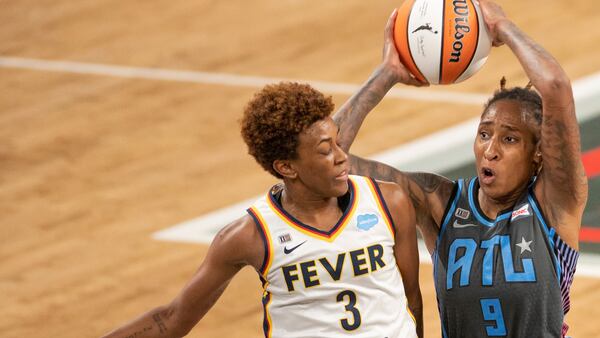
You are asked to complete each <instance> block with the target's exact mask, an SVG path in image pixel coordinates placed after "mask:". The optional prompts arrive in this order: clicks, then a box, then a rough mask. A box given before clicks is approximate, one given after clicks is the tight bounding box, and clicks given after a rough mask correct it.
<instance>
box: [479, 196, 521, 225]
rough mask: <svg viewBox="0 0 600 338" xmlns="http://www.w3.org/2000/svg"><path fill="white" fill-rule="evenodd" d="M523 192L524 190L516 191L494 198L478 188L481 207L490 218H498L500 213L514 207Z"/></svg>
mask: <svg viewBox="0 0 600 338" xmlns="http://www.w3.org/2000/svg"><path fill="white" fill-rule="evenodd" d="M522 193H523V192H522V191H516V192H513V193H511V194H509V195H506V196H502V197H500V198H493V197H491V196H489V195H487V194H485V193H484V192H483V191H482V190H481V189H477V201H478V202H479V208H480V209H481V211H483V213H484V214H485V215H486V216H487V217H488V218H489V219H496V217H497V216H498V213H500V212H502V211H504V210H507V209H509V208H511V207H513V206H514V205H515V203H516V202H517V200H518V199H519V197H520V196H521V194H522Z"/></svg>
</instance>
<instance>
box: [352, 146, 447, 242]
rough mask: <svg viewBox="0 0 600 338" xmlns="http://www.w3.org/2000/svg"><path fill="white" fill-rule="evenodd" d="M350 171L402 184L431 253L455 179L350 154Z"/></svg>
mask: <svg viewBox="0 0 600 338" xmlns="http://www.w3.org/2000/svg"><path fill="white" fill-rule="evenodd" d="M349 162H350V173H352V174H358V175H362V176H367V177H372V178H374V179H377V180H381V181H388V182H394V183H396V184H398V185H400V186H401V187H402V188H403V189H404V190H405V191H406V192H407V195H408V198H409V199H410V201H411V203H412V205H413V207H414V209H415V211H416V219H417V224H418V226H419V229H420V230H421V235H423V237H424V239H425V244H426V245H427V249H428V250H429V252H430V253H432V252H433V250H434V248H435V241H436V240H437V236H438V233H439V228H440V224H441V222H442V217H443V214H444V211H445V209H446V205H447V204H448V201H449V200H450V198H451V197H452V196H451V195H452V191H453V189H454V182H452V181H450V180H449V179H447V178H446V177H443V176H440V175H436V174H433V173H426V172H404V171H400V170H398V169H396V168H394V167H392V166H390V165H387V164H384V163H381V162H377V161H372V160H367V159H364V158H360V157H358V156H354V155H350V156H349Z"/></svg>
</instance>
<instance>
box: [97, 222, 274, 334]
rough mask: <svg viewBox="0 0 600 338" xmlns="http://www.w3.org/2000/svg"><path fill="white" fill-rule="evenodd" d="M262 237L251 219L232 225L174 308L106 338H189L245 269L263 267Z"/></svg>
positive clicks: (144, 317)
mask: <svg viewBox="0 0 600 338" xmlns="http://www.w3.org/2000/svg"><path fill="white" fill-rule="evenodd" d="M259 236H260V235H259V233H258V230H257V229H256V226H255V225H254V221H253V220H252V219H251V218H250V217H249V216H245V217H242V218H240V219H239V220H237V221H234V222H233V223H231V224H229V225H228V226H226V227H225V228H224V229H222V230H221V231H220V232H219V233H218V234H217V236H216V237H215V239H214V240H213V242H212V244H211V246H210V248H209V250H208V253H207V255H206V258H205V259H204V262H202V265H201V266H200V268H199V269H198V271H197V272H196V274H195V275H194V277H193V278H192V280H191V281H189V282H188V284H187V285H186V286H185V287H184V288H183V289H182V290H181V292H180V293H179V294H178V295H177V296H176V297H175V299H174V300H173V301H172V302H171V303H170V304H168V305H164V306H160V307H157V308H155V309H153V310H150V311H148V312H146V313H144V314H143V315H141V316H140V317H138V318H136V319H134V320H132V321H131V322H129V323H127V324H125V325H123V326H122V327H120V328H118V329H116V330H114V331H112V332H110V333H108V334H107V335H105V336H104V337H106V338H127V337H136V338H144V337H161V338H164V337H183V336H185V335H186V334H187V333H188V332H189V331H190V330H191V329H192V328H193V327H194V325H196V323H198V321H199V320H200V319H201V318H202V317H203V316H204V315H205V314H206V313H207V312H208V310H209V309H210V308H211V307H212V306H213V305H214V304H215V302H216V301H217V299H218V298H219V297H220V296H221V294H222V293H223V291H224V290H225V288H226V287H227V285H228V284H229V281H230V280H231V279H232V278H233V276H234V275H235V274H236V273H237V272H238V271H239V270H240V269H241V268H242V267H244V266H246V265H252V266H254V267H256V268H258V267H260V264H261V262H262V257H263V255H264V248H263V245H262V244H261V242H260V241H261V239H260V237H259Z"/></svg>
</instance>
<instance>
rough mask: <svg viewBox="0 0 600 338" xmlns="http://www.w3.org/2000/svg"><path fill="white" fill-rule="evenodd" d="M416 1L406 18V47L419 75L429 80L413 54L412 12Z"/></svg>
mask: <svg viewBox="0 0 600 338" xmlns="http://www.w3.org/2000/svg"><path fill="white" fill-rule="evenodd" d="M415 3H416V1H413V3H412V4H411V5H410V8H409V10H408V18H407V20H406V27H405V28H406V47H408V48H406V49H408V55H410V60H411V61H412V63H413V64H414V65H415V69H416V70H417V72H418V73H419V75H421V78H423V79H425V80H427V78H426V77H425V75H423V72H421V70H420V69H419V65H417V61H416V60H415V58H414V57H413V54H412V50H411V48H410V47H411V44H410V36H409V34H410V19H411V13H412V9H413V7H414V6H415Z"/></svg>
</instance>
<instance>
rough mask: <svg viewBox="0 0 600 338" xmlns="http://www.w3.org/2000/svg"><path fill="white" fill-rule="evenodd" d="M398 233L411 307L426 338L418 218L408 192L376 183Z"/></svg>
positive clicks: (396, 249)
mask: <svg viewBox="0 0 600 338" xmlns="http://www.w3.org/2000/svg"><path fill="white" fill-rule="evenodd" d="M377 184H378V185H379V188H380V189H381V193H382V194H383V198H384V199H385V201H386V204H387V206H388V208H389V211H390V214H391V216H392V221H393V222H394V226H395V230H396V238H395V245H394V255H395V258H396V264H397V265H398V269H399V270H400V274H401V275H402V283H403V284H404V293H405V294H406V299H407V301H408V308H409V309H410V311H411V313H412V314H413V316H414V317H415V321H416V324H417V335H418V336H419V337H423V299H422V297H421V288H420V287H419V248H418V246H417V229H416V216H415V210H414V208H413V205H412V203H411V201H410V198H409V197H408V194H407V192H406V191H405V190H404V189H403V188H402V187H400V186H399V185H397V184H394V183H388V182H377Z"/></svg>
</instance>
